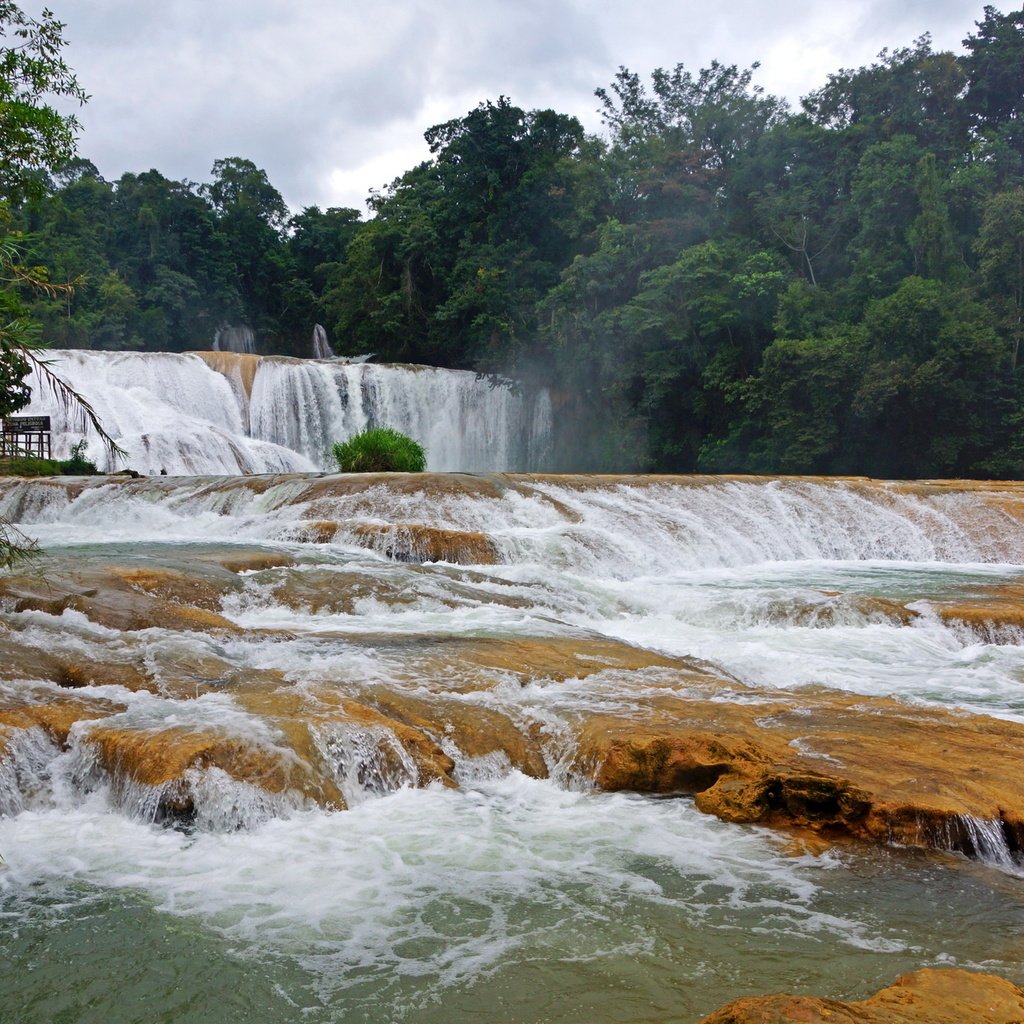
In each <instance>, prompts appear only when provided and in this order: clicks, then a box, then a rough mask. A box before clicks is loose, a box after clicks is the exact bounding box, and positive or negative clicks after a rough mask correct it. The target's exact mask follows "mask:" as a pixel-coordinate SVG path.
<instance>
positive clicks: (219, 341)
mask: <svg viewBox="0 0 1024 1024" xmlns="http://www.w3.org/2000/svg"><path fill="white" fill-rule="evenodd" d="M213 351H214V352H240V353H242V354H244V355H255V354H256V335H255V334H253V330H252V328H251V327H248V326H246V325H245V324H238V325H237V326H233V325H230V324H224V325H223V326H222V327H218V328H217V330H216V332H215V333H214V335H213Z"/></svg>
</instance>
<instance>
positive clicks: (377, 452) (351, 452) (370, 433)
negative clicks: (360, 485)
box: [331, 427, 427, 473]
mask: <svg viewBox="0 0 1024 1024" xmlns="http://www.w3.org/2000/svg"><path fill="white" fill-rule="evenodd" d="M331 451H332V452H333V453H334V457H335V459H337V460H338V469H340V470H341V472H342V473H422V472H423V470H424V469H426V466H427V453H426V452H425V451H424V450H423V446H422V445H421V444H419V443H418V442H416V441H414V440H413V439H412V438H411V437H406V435H405V434H401V433H399V432H398V431H397V430H393V429H392V428H391V427H376V428H375V429H373V430H364V431H363V432H362V433H361V434H356V436H355V437H350V438H349V439H348V440H347V441H338V442H337V443H336V444H335V445H334V446H333V447H332V448H331Z"/></svg>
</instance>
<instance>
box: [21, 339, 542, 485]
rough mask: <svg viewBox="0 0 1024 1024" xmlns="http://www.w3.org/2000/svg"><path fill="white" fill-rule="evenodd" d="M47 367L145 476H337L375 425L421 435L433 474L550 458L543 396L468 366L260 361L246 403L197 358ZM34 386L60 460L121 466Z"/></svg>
mask: <svg viewBox="0 0 1024 1024" xmlns="http://www.w3.org/2000/svg"><path fill="white" fill-rule="evenodd" d="M238 351H240V350H238ZM49 358H50V360H51V368H52V370H53V371H54V372H55V373H56V374H58V375H59V376H60V377H61V378H63V379H64V380H66V381H67V382H68V383H69V384H70V385H71V386H72V387H73V388H75V390H76V391H78V392H79V393H80V394H81V395H82V396H83V397H84V398H86V399H87V400H88V401H89V402H90V403H91V404H92V406H93V408H95V410H96V412H97V414H98V415H99V418H100V420H101V421H102V423H103V425H104V429H106V431H107V432H108V433H109V434H110V435H111V436H112V437H113V438H114V439H115V440H116V441H117V443H118V444H119V445H120V446H121V447H122V448H123V449H124V450H125V451H126V452H127V458H126V460H125V463H126V464H127V465H128V466H129V467H131V468H133V469H135V470H137V471H139V472H141V473H144V474H157V473H160V472H161V471H165V472H166V473H167V474H169V475H171V476H176V475H187V474H210V473H214V474H230V473H289V472H309V471H312V470H318V469H319V470H328V469H331V468H334V466H335V463H334V460H333V458H332V456H331V453H330V448H331V445H332V444H333V443H334V442H336V441H343V440H345V439H346V438H348V437H351V436H352V435H353V434H356V433H358V432H359V431H361V430H364V429H366V428H367V427H377V426H390V427H394V428H395V429H397V430H400V431H402V432H403V433H406V434H409V435H410V436H412V437H414V438H415V439H416V440H417V441H419V442H420V443H421V444H423V445H424V447H425V448H426V449H427V465H428V468H430V469H434V470H442V471H462V472H476V471H486V470H501V471H515V470H535V469H541V468H543V465H544V459H545V458H546V457H547V446H548V443H549V435H550V431H551V418H550V416H551V411H550V401H549V399H548V398H547V395H546V393H542V394H540V395H537V396H530V395H525V394H521V393H519V392H518V391H516V390H514V389H513V387H512V386H511V385H510V382H488V381H487V380H481V379H478V378H477V377H476V376H475V375H474V374H472V373H467V372H464V371H458V370H443V369H437V368H434V367H414V366H378V365H373V364H354V363H340V362H336V361H322V362H315V361H310V360H296V359H285V358H279V357H267V358H262V359H259V360H258V362H257V363H256V369H255V375H254V377H253V379H252V390H251V395H247V394H246V393H245V389H244V387H243V386H242V383H241V380H240V378H239V377H238V375H237V374H231V373H229V375H227V376H226V375H224V374H221V373H219V372H217V371H216V370H214V369H212V368H211V367H210V366H209V365H207V363H206V362H204V361H203V359H201V358H200V357H199V356H197V355H194V354H184V355H178V354H170V353H147V352H80V351H53V352H51V353H49ZM32 387H33V400H32V404H31V405H30V406H29V407H28V409H26V413H27V414H30V415H38V416H43V415H47V416H50V417H51V419H52V420H53V424H54V431H55V435H56V437H55V452H56V455H57V456H58V457H66V456H67V455H68V453H69V451H70V448H71V445H72V444H74V443H75V442H76V441H78V440H80V439H82V438H85V439H87V440H88V442H89V450H88V455H89V457H90V458H92V459H93V460H94V461H95V462H96V463H97V464H98V465H100V466H101V468H111V469H116V468H119V467H118V465H115V462H114V460H111V459H110V458H109V457H108V456H107V454H106V452H105V451H104V449H103V445H102V444H101V443H100V441H99V439H98V437H97V435H96V433H95V431H93V430H92V429H91V427H89V425H88V424H87V423H86V422H85V421H83V419H82V417H81V416H80V415H78V414H77V413H76V412H75V411H74V410H71V411H68V410H66V409H64V408H63V407H62V405H61V403H60V402H59V401H58V400H57V399H56V398H55V396H54V395H53V393H52V391H51V389H50V387H49V385H48V384H47V382H46V380H45V379H43V378H41V376H40V375H39V374H38V373H37V374H35V376H34V378H33V382H32Z"/></svg>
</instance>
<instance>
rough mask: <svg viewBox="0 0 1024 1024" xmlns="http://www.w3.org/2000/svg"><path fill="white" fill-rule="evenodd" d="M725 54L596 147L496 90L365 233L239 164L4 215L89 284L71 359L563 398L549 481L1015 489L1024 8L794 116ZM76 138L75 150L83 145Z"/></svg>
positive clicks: (886, 60) (67, 329) (379, 196)
mask: <svg viewBox="0 0 1024 1024" xmlns="http://www.w3.org/2000/svg"><path fill="white" fill-rule="evenodd" d="M755 72H756V68H754V69H748V70H744V69H740V68H737V67H735V66H732V65H727V64H720V63H717V62H713V63H712V64H711V66H710V67H708V68H704V69H701V70H699V71H696V72H693V71H690V70H687V69H686V68H684V67H683V66H682V65H679V66H677V67H675V68H673V69H668V70H656V71H655V72H654V73H653V74H652V75H651V76H650V77H649V78H646V77H644V76H642V75H640V74H637V73H635V72H633V71H631V70H629V69H626V68H621V69H620V70H619V73H618V74H617V75H616V77H615V80H614V81H613V82H612V83H610V85H609V86H608V87H606V88H603V89H598V90H597V93H596V95H597V100H598V103H599V106H600V111H601V114H602V117H603V122H604V128H605V130H604V132H603V134H602V137H593V136H589V135H587V134H586V133H585V132H584V130H583V128H582V126H581V125H580V123H579V121H578V120H577V119H576V118H574V117H570V116H567V115H564V114H560V113H557V112H555V111H552V110H530V111H527V110H522V109H520V108H518V107H516V106H514V105H513V103H512V102H511V101H510V100H509V99H507V98H505V97H499V98H498V99H497V100H490V101H486V102H483V103H481V104H480V105H479V106H478V107H477V108H476V109H474V110H472V111H470V112H469V113H468V114H466V116H465V117H462V118H458V119H455V120H452V121H449V122H447V123H446V124H441V125H436V126H434V127H432V128H430V129H429V130H428V131H427V132H426V139H427V142H428V143H429V146H430V153H431V158H430V159H429V160H427V161H425V162H424V163H422V164H420V165H419V166H417V167H415V168H413V169H411V170H410V171H408V172H407V173H405V174H403V175H402V176H401V177H400V178H398V179H397V180H396V181H394V182H393V183H392V184H391V185H390V186H389V187H387V188H386V189H384V190H382V191H381V192H379V193H376V194H374V195H373V196H372V198H371V200H370V206H371V208H372V216H371V217H369V218H366V219H364V218H362V217H361V216H360V214H359V213H358V211H355V210H350V209H328V210H321V209H319V208H317V207H310V208H307V209H305V210H303V211H302V212H301V213H299V214H297V215H294V216H291V215H290V214H289V211H288V209H287V207H286V206H285V203H284V202H283V200H282V198H281V196H280V194H279V193H278V192H277V190H276V189H275V188H274V186H273V185H272V184H271V183H270V181H269V180H268V178H267V175H266V173H265V172H264V171H263V170H261V169H260V168H258V167H257V166H255V165H254V164H253V163H252V162H250V161H248V160H245V159H241V158H237V157H232V158H227V159H222V160H218V161H217V162H216V163H215V164H214V166H213V169H212V177H211V180H210V182H208V183H206V184H196V183H193V182H181V181H172V180H169V179H167V178H165V177H164V176H163V175H161V174H160V173H159V172H158V171H156V170H150V171H147V172H145V173H141V174H135V173H130V174H125V175H123V176H122V177H121V178H120V179H119V180H117V181H113V182H110V181H105V180H104V179H103V178H102V177H101V176H100V175H99V173H98V172H97V169H96V168H95V166H93V165H92V164H91V163H90V162H89V161H88V160H84V159H76V160H72V161H70V162H67V163H65V164H64V165H62V166H61V167H60V168H59V170H56V171H53V172H52V173H49V174H44V173H42V172H41V173H40V176H39V178H38V180H37V182H36V185H37V188H35V189H33V190H31V192H32V194H30V195H26V196H11V195H9V196H8V200H9V204H8V205H9V212H10V216H11V218H12V220H11V222H10V230H11V231H13V232H16V233H23V234H24V238H25V243H24V244H25V245H27V246H28V247H29V248H30V251H31V254H32V256H31V259H32V261H33V262H35V263H38V264H39V265H41V266H45V267H47V268H49V274H50V276H51V279H52V280H60V281H65V280H72V281H74V282H76V287H75V290H74V292H73V294H71V293H69V292H59V293H52V294H47V293H45V292H42V293H41V292H39V291H38V289H37V290H34V291H32V292H31V293H28V292H26V294H25V296H24V297H23V301H24V302H25V303H26V304H27V306H28V309H29V312H30V313H31V315H32V316H33V317H34V318H35V319H36V320H37V321H39V322H40V323H41V324H42V330H43V336H44V337H45V338H46V339H47V341H49V342H50V343H51V344H52V345H54V346H58V347H84V348H96V349H102V348H106V349H126V348H135V349H148V350H160V351H175V350H184V349H195V348H209V347H210V344H211V340H212V338H213V335H214V332H215V330H216V329H217V328H218V327H219V326H222V325H229V324H234V325H238V324H247V325H249V326H251V327H252V328H253V329H254V330H255V332H256V335H257V339H258V344H259V348H260V350H261V351H263V352H278V353H285V354H292V355H308V354H309V351H310V349H309V346H310V336H311V331H312V326H313V324H314V323H322V324H324V325H326V327H327V329H328V333H329V335H330V339H331V343H332V344H333V346H334V348H335V350H336V351H337V352H338V353H340V354H355V353H363V352H372V353H375V355H376V357H377V358H378V359H379V360H401V361H411V362H426V363H433V364H436V365H440V366H449V367H456V368H467V369H474V370H477V371H480V372H484V373H492V372H500V373H511V374H514V375H516V376H518V377H520V378H522V379H524V380H526V381H527V382H531V383H533V382H540V383H544V384H546V385H547V386H548V387H550V388H551V389H552V393H553V395H554V396H555V409H556V418H557V420H558V423H559V425H560V428H561V429H560V435H559V455H558V468H560V469H574V470H627V469H643V470H654V471H663V472H691V471H710V472H723V471H750V472H773V473H868V474H872V475H877V476H896V477H899V476H999V477H1022V476H1024V384H1022V381H1024V366H1022V365H1021V364H1022V363H1024V353H1021V352H1020V347H1021V339H1022V333H1024V320H1022V316H1024V12H1021V11H1014V12H1012V13H1010V14H1005V15H1004V14H1002V13H1000V12H999V11H997V10H996V9H995V8H993V7H985V8H984V11H983V13H982V14H981V16H980V20H979V21H978V22H976V23H975V25H974V26H973V30H971V31H969V32H968V34H967V37H966V38H965V40H964V50H963V52H962V53H961V54H953V53H949V52H936V51H935V50H934V49H933V48H932V45H931V40H930V39H929V37H928V36H924V37H922V38H920V39H918V40H916V41H915V42H914V43H913V44H912V45H910V46H907V47H903V48H899V49H893V50H887V51H883V52H882V54H880V55H879V57H878V58H877V60H876V61H875V63H872V64H871V65H869V66H866V67H861V68H856V69H844V70H840V71H837V72H836V73H834V74H832V75H830V76H829V78H828V80H827V81H826V82H825V83H824V84H823V85H822V86H821V88H819V89H818V90H816V91H815V92H812V93H811V94H810V95H808V96H806V97H804V99H803V100H801V102H800V108H799V109H798V110H797V109H792V108H791V107H790V106H789V105H788V104H787V103H786V102H784V101H783V100H781V99H779V98H776V97H773V96H770V95H767V94H766V93H764V92H763V91H762V90H761V89H760V88H758V87H757V86H756V85H755V84H754V74H755ZM87 141H88V140H86V144H87Z"/></svg>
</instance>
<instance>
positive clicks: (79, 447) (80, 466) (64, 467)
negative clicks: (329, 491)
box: [60, 440, 99, 476]
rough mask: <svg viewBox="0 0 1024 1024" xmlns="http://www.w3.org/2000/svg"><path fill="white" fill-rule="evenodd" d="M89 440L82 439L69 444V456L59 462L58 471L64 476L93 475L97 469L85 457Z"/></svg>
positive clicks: (93, 463)
mask: <svg viewBox="0 0 1024 1024" xmlns="http://www.w3.org/2000/svg"><path fill="white" fill-rule="evenodd" d="M88 444H89V442H88V441H85V440H82V441H79V442H78V444H74V445H72V446H71V458H70V459H64V460H63V461H61V463H60V472H61V473H63V474H64V475H65V476H95V475H96V474H97V473H98V472H99V470H98V469H97V468H96V463H95V462H91V461H90V460H89V459H87V458H86V457H85V449H86V448H87V447H88Z"/></svg>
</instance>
